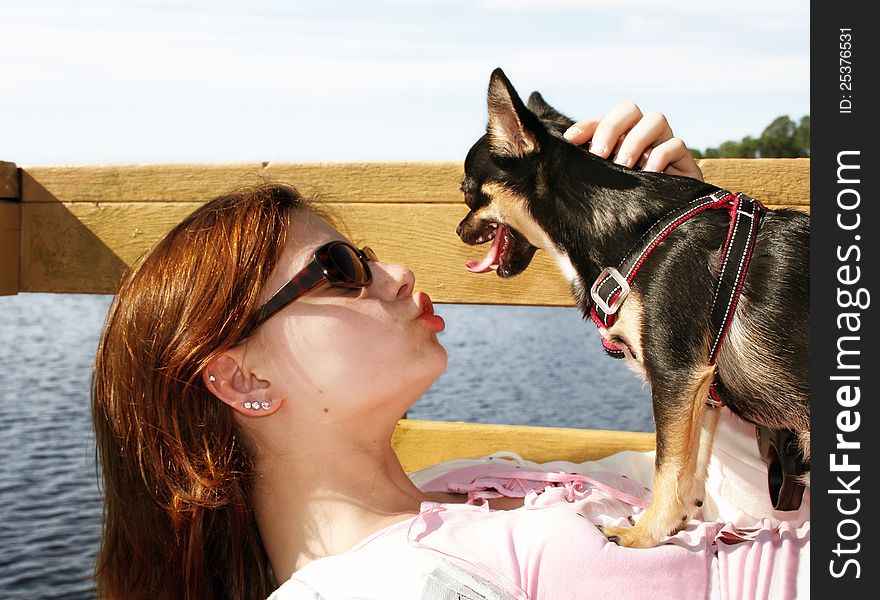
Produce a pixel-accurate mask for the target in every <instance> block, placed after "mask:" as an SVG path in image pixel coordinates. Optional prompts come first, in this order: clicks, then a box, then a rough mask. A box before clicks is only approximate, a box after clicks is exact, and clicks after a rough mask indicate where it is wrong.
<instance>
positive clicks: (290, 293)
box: [250, 241, 376, 332]
mask: <svg viewBox="0 0 880 600" xmlns="http://www.w3.org/2000/svg"><path fill="white" fill-rule="evenodd" d="M367 261H373V262H375V261H376V253H375V252H373V251H372V250H370V249H369V248H366V247H364V248H362V249H359V248H355V247H354V246H352V245H351V244H349V243H348V242H342V241H333V242H329V243H327V244H324V245H323V246H321V247H320V248H318V249H317V250H315V254H314V255H313V256H312V260H310V261H309V264H307V265H306V266H305V267H304V268H303V270H302V271H300V272H299V273H297V274H296V275H294V276H293V278H291V280H290V281H288V282H287V283H285V284H284V285H283V286H282V287H281V289H280V290H278V291H277V292H275V293H274V294H272V297H271V298H269V300H267V301H266V303H265V304H263V306H261V307H260V309H259V310H258V311H257V320H256V321H255V322H254V324H253V326H252V327H251V329H250V331H251V332H253V330H255V329H256V328H257V327H259V326H260V325H262V324H263V323H265V322H266V320H267V319H268V318H269V317H271V316H272V315H274V314H275V313H277V312H278V311H279V310H281V309H282V308H284V307H285V306H287V305H288V304H290V303H291V302H293V301H294V300H296V299H298V298H300V297H302V296H303V295H305V294H307V293H308V292H310V291H311V290H313V289H315V288H316V287H318V286H319V285H321V284H322V283H324V282H325V281H327V282H329V283H330V285H331V286H333V287H341V288H365V287H367V286H368V285H370V283H372V282H373V273H372V272H371V271H370V265H368V264H367Z"/></svg>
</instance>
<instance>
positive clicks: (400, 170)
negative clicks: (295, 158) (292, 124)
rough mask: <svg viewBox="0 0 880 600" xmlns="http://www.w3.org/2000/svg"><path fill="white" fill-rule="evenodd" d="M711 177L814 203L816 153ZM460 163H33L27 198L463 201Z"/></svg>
mask: <svg viewBox="0 0 880 600" xmlns="http://www.w3.org/2000/svg"><path fill="white" fill-rule="evenodd" d="M700 165H701V167H702V169H703V171H704V174H705V178H706V181H709V182H711V183H714V184H715V185H719V186H721V187H725V188H728V189H730V190H731V191H741V192H745V193H747V194H749V195H751V196H754V197H755V198H758V199H759V200H761V202H763V203H764V204H766V205H784V206H800V207H806V206H809V197H810V188H809V179H810V162H809V159H805V158H804V159H704V160H701V161H700ZM462 175H463V171H462V166H461V163H458V162H440V163H313V164H308V163H306V164H297V163H254V164H230V165H174V164H168V165H108V166H83V167H51V166H31V167H26V168H25V173H23V176H22V198H23V199H24V201H26V202H50V201H56V200H61V201H64V202H134V201H138V202H151V201H155V202H204V201H206V200H208V199H210V198H213V197H215V196H217V195H219V194H221V193H224V192H226V191H228V190H230V189H232V188H235V187H240V186H244V185H250V184H254V183H258V182H260V181H265V180H274V181H282V182H287V183H290V184H291V185H293V186H294V187H296V188H298V189H299V190H300V191H301V192H302V193H303V194H305V195H307V196H317V197H320V198H321V199H323V200H325V201H331V202H382V203H386V202H402V203H412V202H416V203H438V202H439V203H448V204H462V195H461V192H460V191H459V185H460V183H461V178H462Z"/></svg>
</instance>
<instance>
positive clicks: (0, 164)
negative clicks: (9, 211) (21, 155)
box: [0, 160, 20, 200]
mask: <svg viewBox="0 0 880 600" xmlns="http://www.w3.org/2000/svg"><path fill="white" fill-rule="evenodd" d="M19 196H20V193H19V185H18V167H17V166H16V165H15V163H11V162H6V161H2V160H0V200H18V199H19Z"/></svg>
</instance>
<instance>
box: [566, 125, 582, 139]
mask: <svg viewBox="0 0 880 600" xmlns="http://www.w3.org/2000/svg"><path fill="white" fill-rule="evenodd" d="M582 133H583V131H581V128H580V127H569V128H568V129H567V130H566V132H565V133H563V134H562V137H564V138H565V139H567V140H573V139H574V138H576V137H577V136H579V135H580V134H582Z"/></svg>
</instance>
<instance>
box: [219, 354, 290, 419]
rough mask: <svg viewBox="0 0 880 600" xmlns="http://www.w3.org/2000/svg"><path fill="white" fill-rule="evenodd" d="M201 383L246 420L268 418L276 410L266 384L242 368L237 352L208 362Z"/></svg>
mask: <svg viewBox="0 0 880 600" xmlns="http://www.w3.org/2000/svg"><path fill="white" fill-rule="evenodd" d="M202 381H203V382H204V384H205V387H206V388H208V391H210V392H211V393H212V394H214V396H216V397H217V398H218V399H219V400H220V401H221V402H223V403H224V404H226V405H228V406H229V407H231V408H232V409H233V410H235V411H236V412H238V413H240V414H242V415H246V416H248V417H259V416H263V415H268V414H271V413H273V412H275V411H276V410H278V408H279V406H280V404H281V403H280V401H273V399H271V398H270V397H269V382H268V381H264V380H262V379H258V378H257V377H255V376H254V375H253V374H251V373H248V372H247V371H246V370H245V369H244V368H243V361H242V356H241V353H240V352H237V351H236V349H230V350H227V351H226V352H223V353H222V354H220V356H218V357H217V358H215V359H214V360H212V361H211V362H210V363H209V364H208V366H207V368H206V369H204V371H202Z"/></svg>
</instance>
